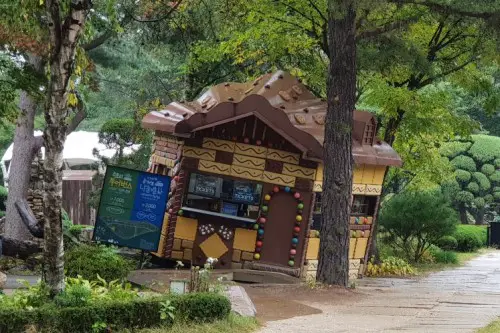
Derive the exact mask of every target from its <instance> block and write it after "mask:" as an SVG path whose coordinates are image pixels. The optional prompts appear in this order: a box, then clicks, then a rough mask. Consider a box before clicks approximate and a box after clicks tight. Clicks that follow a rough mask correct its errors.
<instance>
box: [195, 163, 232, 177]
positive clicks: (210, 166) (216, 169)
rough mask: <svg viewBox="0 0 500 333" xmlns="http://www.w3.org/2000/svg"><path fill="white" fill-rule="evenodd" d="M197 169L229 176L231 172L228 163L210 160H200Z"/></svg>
mask: <svg viewBox="0 0 500 333" xmlns="http://www.w3.org/2000/svg"><path fill="white" fill-rule="evenodd" d="M198 170H200V171H206V172H211V173H218V174H220V175H226V176H229V175H230V174H231V166H230V165H229V164H223V163H217V162H211V161H204V160H200V163H199V164H198Z"/></svg>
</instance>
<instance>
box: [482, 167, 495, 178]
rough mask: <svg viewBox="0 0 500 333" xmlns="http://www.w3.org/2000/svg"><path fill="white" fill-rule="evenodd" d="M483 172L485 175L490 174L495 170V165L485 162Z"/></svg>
mask: <svg viewBox="0 0 500 333" xmlns="http://www.w3.org/2000/svg"><path fill="white" fill-rule="evenodd" d="M481 172H482V173H484V174H485V175H487V176H489V175H491V174H492V173H493V172H495V166H494V165H492V164H484V165H483V166H482V167H481Z"/></svg>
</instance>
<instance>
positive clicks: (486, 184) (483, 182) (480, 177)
mask: <svg viewBox="0 0 500 333" xmlns="http://www.w3.org/2000/svg"><path fill="white" fill-rule="evenodd" d="M472 178H474V179H475V180H476V181H477V183H478V184H479V188H480V189H481V190H482V191H487V190H489V189H490V188H491V183H490V181H489V179H488V177H486V175H485V174H483V173H481V172H474V173H473V174H472Z"/></svg>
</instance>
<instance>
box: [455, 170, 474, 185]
mask: <svg viewBox="0 0 500 333" xmlns="http://www.w3.org/2000/svg"><path fill="white" fill-rule="evenodd" d="M471 177H472V175H471V173H470V172H469V171H465V170H461V169H458V170H456V171H455V178H456V179H457V181H459V182H462V183H465V182H468V181H469V180H470V179H471Z"/></svg>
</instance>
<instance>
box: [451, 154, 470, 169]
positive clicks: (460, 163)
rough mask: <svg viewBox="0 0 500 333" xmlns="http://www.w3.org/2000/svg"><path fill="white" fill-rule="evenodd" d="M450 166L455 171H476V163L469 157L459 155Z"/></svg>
mask: <svg viewBox="0 0 500 333" xmlns="http://www.w3.org/2000/svg"><path fill="white" fill-rule="evenodd" d="M451 164H452V165H453V166H454V167H455V168H457V169H462V170H467V171H470V172H474V171H476V162H474V160H473V159H472V158H471V157H469V156H465V155H459V156H457V157H455V158H454V159H452V160H451Z"/></svg>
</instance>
